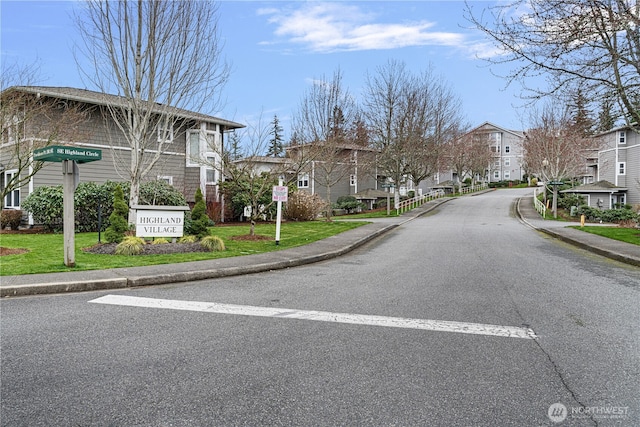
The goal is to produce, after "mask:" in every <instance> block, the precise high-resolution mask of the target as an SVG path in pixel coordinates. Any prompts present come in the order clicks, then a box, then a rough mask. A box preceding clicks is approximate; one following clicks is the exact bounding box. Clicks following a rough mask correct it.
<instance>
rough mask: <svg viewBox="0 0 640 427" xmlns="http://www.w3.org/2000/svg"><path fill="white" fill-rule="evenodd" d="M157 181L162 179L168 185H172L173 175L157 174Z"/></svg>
mask: <svg viewBox="0 0 640 427" xmlns="http://www.w3.org/2000/svg"><path fill="white" fill-rule="evenodd" d="M158 181H164V182H166V183H167V184H169V185H173V177H172V176H168V175H158Z"/></svg>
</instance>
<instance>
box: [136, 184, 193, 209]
mask: <svg viewBox="0 0 640 427" xmlns="http://www.w3.org/2000/svg"><path fill="white" fill-rule="evenodd" d="M139 203H140V204H141V205H154V206H186V205H187V201H186V199H185V198H184V195H183V194H182V193H181V192H179V191H178V190H176V188H175V187H174V186H173V185H171V184H169V183H168V182H166V181H147V182H143V183H142V184H140V198H139Z"/></svg>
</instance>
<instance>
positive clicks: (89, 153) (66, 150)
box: [33, 145, 102, 267]
mask: <svg viewBox="0 0 640 427" xmlns="http://www.w3.org/2000/svg"><path fill="white" fill-rule="evenodd" d="M101 159H102V150H96V149H91V148H82V147H67V146H60V145H50V146H48V147H43V148H38V149H37V150H33V160H34V161H41V162H61V163H62V191H63V193H62V194H63V198H62V204H63V213H62V218H63V219H62V227H63V236H64V265H66V266H67V267H75V266H76V248H75V210H74V207H73V195H74V193H75V191H76V187H77V186H78V182H79V179H80V171H79V169H78V163H87V162H93V161H96V160H101Z"/></svg>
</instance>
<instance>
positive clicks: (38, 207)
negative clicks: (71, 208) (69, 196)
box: [22, 185, 64, 232]
mask: <svg viewBox="0 0 640 427" xmlns="http://www.w3.org/2000/svg"><path fill="white" fill-rule="evenodd" d="M63 195H64V193H63V191H62V185H56V186H51V187H38V188H36V189H35V190H34V191H33V193H31V194H30V195H29V196H28V197H27V198H26V199H25V200H24V201H23V202H22V209H24V210H25V211H27V212H29V213H31V215H33V220H34V221H35V223H36V224H42V225H43V226H44V227H45V228H46V229H47V230H49V231H56V232H60V231H62V217H63V209H64V206H63V197H64V196H63Z"/></svg>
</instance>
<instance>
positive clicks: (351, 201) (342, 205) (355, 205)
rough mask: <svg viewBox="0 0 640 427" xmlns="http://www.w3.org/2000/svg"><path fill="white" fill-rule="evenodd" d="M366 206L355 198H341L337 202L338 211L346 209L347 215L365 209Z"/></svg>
mask: <svg viewBox="0 0 640 427" xmlns="http://www.w3.org/2000/svg"><path fill="white" fill-rule="evenodd" d="M364 206H365V205H364V204H363V203H360V202H359V201H358V200H356V198H355V197H353V196H340V197H338V200H337V201H336V208H337V209H344V210H345V211H347V213H353V212H356V211H357V210H358V209H362V208H364Z"/></svg>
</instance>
